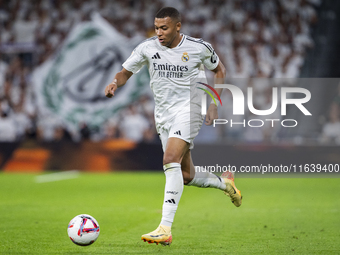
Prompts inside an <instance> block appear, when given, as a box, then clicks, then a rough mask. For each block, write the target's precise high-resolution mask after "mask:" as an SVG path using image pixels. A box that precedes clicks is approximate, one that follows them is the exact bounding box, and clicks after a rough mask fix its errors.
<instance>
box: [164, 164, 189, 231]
mask: <svg viewBox="0 0 340 255" xmlns="http://www.w3.org/2000/svg"><path fill="white" fill-rule="evenodd" d="M163 169H164V173H165V179H166V180H165V190H164V203H163V211H162V221H161V224H162V225H165V226H168V227H171V225H172V222H173V221H174V218H175V213H176V210H177V207H178V203H179V200H180V199H181V196H182V193H183V186H184V184H183V176H182V170H181V164H179V163H169V164H166V165H164V166H163Z"/></svg>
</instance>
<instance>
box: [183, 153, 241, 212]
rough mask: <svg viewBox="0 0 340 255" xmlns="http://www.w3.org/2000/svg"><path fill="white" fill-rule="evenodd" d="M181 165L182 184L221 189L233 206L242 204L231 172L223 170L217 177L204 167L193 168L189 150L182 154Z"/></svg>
mask: <svg viewBox="0 0 340 255" xmlns="http://www.w3.org/2000/svg"><path fill="white" fill-rule="evenodd" d="M181 166H182V172H183V179H184V184H186V185H188V186H196V187H200V188H216V189H220V190H223V191H224V193H225V194H226V195H228V196H229V197H230V199H231V202H232V203H233V204H234V205H235V206H237V207H238V206H240V205H241V204H242V196H241V192H240V191H239V190H238V189H237V188H236V186H235V182H234V175H233V173H232V172H225V173H223V174H222V175H221V177H219V176H217V175H215V174H213V173H210V172H208V171H205V170H204V169H199V168H197V169H195V167H194V164H193V162H192V158H191V152H190V150H188V151H187V153H186V154H185V155H184V157H183V160H182V164H181Z"/></svg>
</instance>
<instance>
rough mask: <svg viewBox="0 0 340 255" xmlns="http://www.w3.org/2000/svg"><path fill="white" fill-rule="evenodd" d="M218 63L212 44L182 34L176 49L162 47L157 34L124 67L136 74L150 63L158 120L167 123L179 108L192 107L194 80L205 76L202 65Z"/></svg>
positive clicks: (158, 122)
mask: <svg viewBox="0 0 340 255" xmlns="http://www.w3.org/2000/svg"><path fill="white" fill-rule="evenodd" d="M218 63H219V58H218V56H217V54H216V53H215V51H214V49H213V48H212V47H211V45H210V44H209V43H207V42H205V41H203V40H202V39H196V38H192V37H190V36H187V35H183V34H182V40H181V42H180V43H179V44H178V45H177V46H176V47H174V48H168V47H165V46H162V45H161V44H160V42H159V41H158V38H157V36H155V37H152V38H149V39H147V40H145V41H143V42H142V43H140V44H139V45H138V46H137V47H136V48H135V49H134V51H133V52H132V54H131V56H130V57H129V58H128V59H127V60H126V61H125V62H124V63H123V67H124V68H125V69H126V70H128V71H130V72H132V73H137V72H138V71H139V70H140V69H141V68H142V67H143V65H147V67H148V69H149V73H150V87H151V89H152V91H153V94H154V98H155V121H156V123H157V124H164V123H166V121H168V120H170V119H172V118H173V117H174V116H175V115H176V113H177V112H178V111H180V110H181V109H185V108H188V107H189V105H190V97H191V98H192V96H193V95H192V94H190V85H191V83H192V82H193V81H194V80H197V79H198V78H204V79H205V74H204V67H203V65H204V66H206V67H207V68H208V69H209V70H214V69H215V68H216V67H217V65H218ZM199 91H200V90H197V93H198V94H200V95H201V93H200V92H202V91H200V92H199ZM198 94H197V95H198Z"/></svg>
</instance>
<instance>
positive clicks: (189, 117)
mask: <svg viewBox="0 0 340 255" xmlns="http://www.w3.org/2000/svg"><path fill="white" fill-rule="evenodd" d="M154 25H155V32H156V35H157V36H154V37H152V38H149V39H147V40H145V41H143V42H142V43H140V44H139V45H138V46H137V47H136V48H135V49H134V51H133V53H132V55H131V56H130V57H129V58H128V59H127V60H126V61H125V62H124V63H123V69H122V70H121V71H120V72H118V73H117V74H116V75H115V77H114V80H113V82H112V83H110V84H109V85H108V86H106V88H105V95H106V96H107V97H109V98H111V97H112V96H113V95H114V93H115V90H116V89H117V88H118V87H120V86H123V85H124V84H125V83H126V81H127V80H128V79H129V78H130V77H131V75H132V74H134V73H137V72H138V71H139V70H140V69H141V68H142V67H143V65H147V67H148V69H149V73H150V78H151V80H150V86H151V89H152V91H153V94H154V99H155V121H156V129H157V132H158V134H159V137H160V139H161V142H162V147H163V151H164V156H163V169H164V173H165V177H166V183H165V191H164V202H163V210H162V219H161V222H160V225H159V226H158V228H157V229H156V230H154V231H152V232H150V233H148V234H145V235H142V240H144V241H147V242H149V243H156V244H158V243H161V244H162V245H170V244H171V242H172V235H171V226H172V223H173V220H174V217H175V213H176V210H177V206H178V203H179V201H180V198H181V195H182V192H183V185H184V184H185V185H188V186H196V187H202V188H207V187H210V188H217V189H220V190H222V191H224V192H225V194H227V195H228V196H229V197H230V198H231V201H232V202H233V203H234V205H235V206H237V207H238V206H240V205H241V203H242V197H241V192H240V191H239V190H238V189H237V188H236V187H235V184H234V177H233V174H232V173H231V172H226V173H223V174H222V176H221V177H219V176H217V175H214V174H212V173H210V172H203V171H193V170H194V165H193V162H192V159H191V153H190V150H191V149H192V148H193V140H194V138H195V137H196V136H197V134H198V131H199V129H200V128H201V125H202V123H203V116H202V115H201V113H200V107H198V108H197V109H199V111H193V110H192V109H190V96H191V95H190V81H191V80H192V79H196V78H198V77H199V76H200V75H202V72H203V73H204V67H203V65H204V66H205V67H207V68H208V69H209V70H211V71H213V72H214V73H215V83H220V84H222V83H224V79H225V68H224V66H223V64H222V62H221V61H220V60H219V57H218V56H217V54H216V53H215V51H214V49H213V48H212V47H211V45H210V44H209V43H207V42H204V41H203V40H202V39H195V38H192V37H190V36H187V35H184V34H181V33H180V29H181V17H180V14H179V12H178V11H177V10H176V9H175V8H172V7H165V8H162V9H161V10H159V11H158V13H157V14H156V17H155V21H154ZM202 67H203V69H202ZM216 90H217V92H218V93H219V94H220V93H221V92H222V89H216ZM217 118H218V115H217V106H216V105H215V104H210V106H209V108H208V110H207V114H206V121H205V124H206V125H211V124H212V122H213V120H214V119H217Z"/></svg>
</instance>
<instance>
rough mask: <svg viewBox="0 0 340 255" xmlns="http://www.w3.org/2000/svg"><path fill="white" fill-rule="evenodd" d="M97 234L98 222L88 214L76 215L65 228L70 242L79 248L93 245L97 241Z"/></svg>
mask: <svg viewBox="0 0 340 255" xmlns="http://www.w3.org/2000/svg"><path fill="white" fill-rule="evenodd" d="M99 232H100V230H99V224H98V222H97V221H96V219H95V218H93V217H92V216H90V215H88V214H80V215H77V216H76V217H74V218H73V219H72V220H71V221H70V223H69V224H68V227H67V234H68V236H69V237H70V239H71V240H72V242H74V243H75V244H77V245H81V246H86V245H90V244H93V243H94V241H96V240H97V238H98V236H99Z"/></svg>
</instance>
